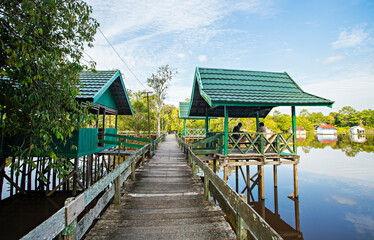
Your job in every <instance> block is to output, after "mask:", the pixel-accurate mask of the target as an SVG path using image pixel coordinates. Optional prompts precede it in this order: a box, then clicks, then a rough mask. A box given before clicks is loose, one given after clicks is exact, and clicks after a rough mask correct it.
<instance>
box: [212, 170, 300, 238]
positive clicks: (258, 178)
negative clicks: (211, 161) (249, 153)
mask: <svg viewBox="0 0 374 240" xmlns="http://www.w3.org/2000/svg"><path fill="white" fill-rule="evenodd" d="M292 166H293V174H292V171H291V172H290V174H291V176H293V184H292V186H293V189H292V191H293V192H292V193H291V194H289V195H288V196H286V198H284V197H285V196H284V195H283V197H281V199H279V198H278V168H282V167H283V166H277V165H274V166H273V167H272V169H273V171H272V175H271V173H268V171H267V173H265V171H264V166H263V165H262V166H261V165H259V166H242V167H222V166H221V167H217V168H216V170H217V174H218V175H220V177H222V179H224V180H225V181H227V182H228V184H229V185H230V186H231V187H232V188H233V189H235V191H236V192H238V193H239V194H241V196H242V197H243V198H244V199H245V200H246V201H247V203H248V204H249V205H250V206H252V207H253V209H254V210H255V211H256V212H257V213H258V214H259V215H260V216H261V217H262V218H263V219H265V220H266V222H267V223H269V225H270V226H271V227H272V228H273V229H274V230H275V231H276V232H278V233H279V234H280V235H281V236H282V237H283V238H284V239H303V234H302V232H301V230H300V207H299V199H298V197H296V196H298V178H297V164H293V165H292ZM266 168H270V166H267V167H266ZM268 170H269V169H268ZM265 175H266V176H265ZM271 178H272V187H271V188H272V189H273V191H271V190H270V189H271V188H270V187H268V186H266V187H265V179H267V180H269V179H271ZM265 190H266V192H265ZM268 192H272V193H273V195H272V196H271V194H269V193H268ZM282 194H283V192H282ZM263 196H266V197H263ZM285 199H287V201H288V202H289V203H291V204H292V205H293V206H292V207H291V209H284V205H283V204H282V206H281V207H279V202H283V201H284V200H285ZM271 202H273V203H274V204H273V205H272V204H271ZM268 204H270V205H272V206H274V207H273V210H272V209H270V208H271V207H269V206H268ZM284 210H286V211H287V212H289V211H293V212H294V214H293V216H294V218H293V219H292V220H291V221H290V219H284V218H283V217H282V215H281V213H280V212H282V211H284Z"/></svg>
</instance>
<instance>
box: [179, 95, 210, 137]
mask: <svg viewBox="0 0 374 240" xmlns="http://www.w3.org/2000/svg"><path fill="white" fill-rule="evenodd" d="M189 106H190V103H189V102H179V119H183V132H182V135H183V136H186V131H187V129H186V120H187V119H197V120H202V119H204V120H205V134H206V133H207V132H209V128H210V119H212V118H215V117H207V116H204V117H192V116H188V110H189Z"/></svg>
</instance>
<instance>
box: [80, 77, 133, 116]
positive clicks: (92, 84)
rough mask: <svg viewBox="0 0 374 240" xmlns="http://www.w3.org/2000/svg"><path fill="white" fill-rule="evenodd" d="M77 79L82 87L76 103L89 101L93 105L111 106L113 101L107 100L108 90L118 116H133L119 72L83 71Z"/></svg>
mask: <svg viewBox="0 0 374 240" xmlns="http://www.w3.org/2000/svg"><path fill="white" fill-rule="evenodd" d="M79 79H80V81H81V83H82V84H83V87H82V88H80V90H79V96H78V97H77V100H78V101H83V102H85V101H90V102H92V103H93V104H95V103H98V101H100V102H101V103H104V105H105V106H106V104H109V106H107V107H110V108H112V107H111V106H113V101H112V100H113V99H107V97H108V96H104V98H103V99H102V97H103V95H105V94H108V93H107V91H108V90H110V91H111V94H112V95H113V98H114V100H115V105H116V107H117V109H118V114H119V115H133V111H132V108H131V104H130V100H129V98H128V95H127V91H126V88H125V85H124V82H123V79H122V74H121V72H120V71H119V70H114V71H96V72H91V71H83V72H82V73H81V74H80V76H79Z"/></svg>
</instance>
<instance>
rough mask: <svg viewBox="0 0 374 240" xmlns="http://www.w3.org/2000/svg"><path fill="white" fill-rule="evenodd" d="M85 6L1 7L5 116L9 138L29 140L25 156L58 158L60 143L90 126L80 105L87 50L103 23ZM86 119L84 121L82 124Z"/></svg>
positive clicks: (70, 1) (72, 0) (0, 88)
mask: <svg viewBox="0 0 374 240" xmlns="http://www.w3.org/2000/svg"><path fill="white" fill-rule="evenodd" d="M91 13H92V8H91V7H90V6H88V5H87V4H86V3H85V2H83V1H79V0H78V1H76V0H66V1H41V0H36V1H34V0H23V1H12V0H4V1H1V2H0V45H1V49H2V50H1V52H0V79H1V81H0V111H1V113H2V114H3V116H4V118H3V121H2V123H1V124H2V125H1V129H2V133H3V134H7V135H14V134H17V133H21V134H22V135H23V136H25V137H26V138H25V141H24V144H23V145H22V146H21V148H19V149H18V150H19V151H20V153H21V154H22V153H23V154H25V155H29V154H40V153H42V152H44V153H47V154H48V155H49V156H51V157H55V156H56V155H55V153H54V152H55V150H56V149H55V145H54V142H60V141H65V140H66V138H68V137H69V136H71V133H72V131H73V130H74V129H79V128H80V127H81V126H83V125H84V124H86V123H87V122H90V118H91V116H90V115H89V113H88V110H87V108H86V107H83V106H82V105H80V104H78V103H77V101H76V100H75V97H76V96H77V95H78V93H79V87H80V82H79V78H78V76H79V73H80V72H81V71H82V70H83V69H92V68H94V63H93V62H90V63H89V64H88V65H83V64H81V61H82V53H83V50H84V47H85V46H89V47H90V46H92V42H93V40H94V35H95V33H96V29H97V27H98V23H97V22H96V20H95V19H93V18H92V17H91V16H90V15H91ZM79 120H81V121H79Z"/></svg>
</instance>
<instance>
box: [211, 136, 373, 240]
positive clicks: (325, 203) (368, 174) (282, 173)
mask: <svg viewBox="0 0 374 240" xmlns="http://www.w3.org/2000/svg"><path fill="white" fill-rule="evenodd" d="M300 140H302V141H300V142H298V154H299V155H300V163H299V165H298V184H299V201H298V204H297V202H295V201H293V200H292V199H290V198H288V195H289V194H291V193H292V192H293V186H294V185H293V167H292V165H280V166H278V167H277V169H278V188H277V195H278V213H279V216H280V218H281V219H282V220H283V221H284V222H286V223H287V224H288V225H290V227H291V228H293V229H296V224H300V225H299V226H300V232H301V234H299V237H295V236H290V237H285V239H374V136H371V135H368V136H363V137H362V136H361V137H360V136H348V135H339V136H314V135H308V136H306V137H305V139H300ZM243 170H244V168H243ZM255 171H256V167H253V166H252V167H251V175H252V174H253V173H254V172H255ZM218 174H219V175H220V176H221V177H222V175H223V174H222V169H220V172H219V173H218ZM239 175H240V178H239V189H240V190H241V189H243V188H244V187H245V183H244V180H243V178H242V177H241V174H240V173H239ZM228 183H229V184H230V186H232V188H233V189H235V170H232V171H231V174H230V177H229V179H228ZM253 194H254V196H255V199H257V190H256V188H255V189H254V191H253ZM274 196H275V191H274V186H273V167H272V166H265V207H266V209H268V210H270V211H271V212H269V211H268V210H267V212H266V219H269V220H271V219H272V218H274V216H277V215H275V214H274V212H275V211H276V209H275V207H276V206H275V205H274V202H275V198H274ZM297 205H298V206H297ZM297 211H298V213H299V221H298V219H297V216H296V214H295V213H297ZM270 215H271V216H270ZM273 215H274V216H273ZM275 218H276V217H275ZM297 221H298V223H297ZM272 224H279V225H282V224H283V225H284V223H282V222H281V221H278V223H272ZM273 227H274V228H275V229H276V228H277V227H280V228H282V226H273ZM294 232H296V231H295V230H294Z"/></svg>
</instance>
